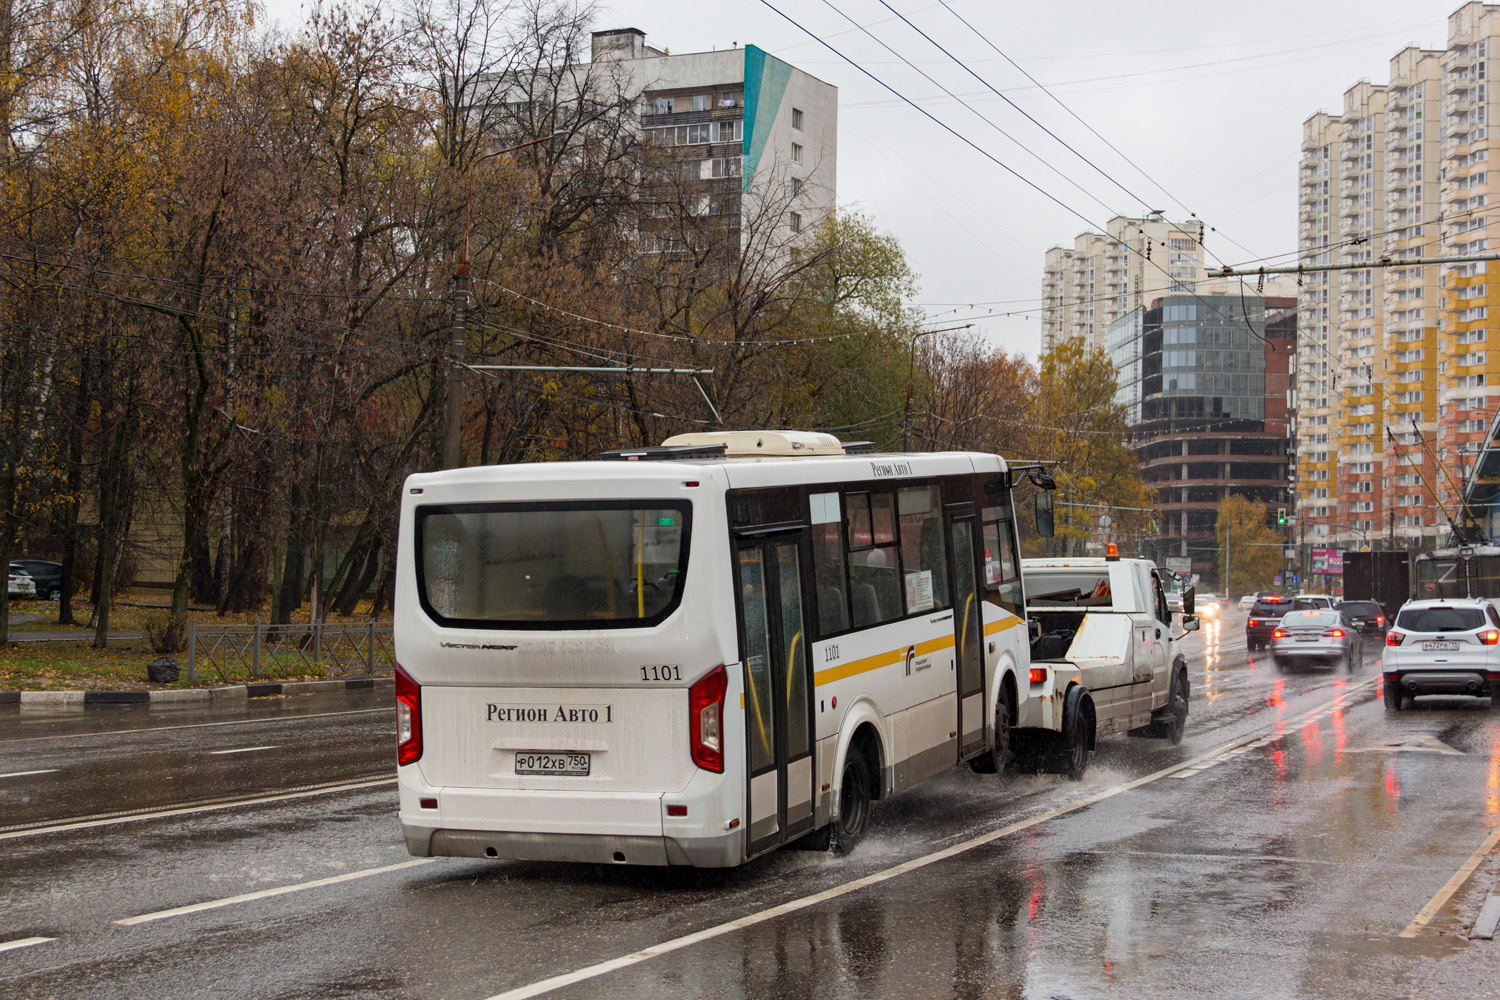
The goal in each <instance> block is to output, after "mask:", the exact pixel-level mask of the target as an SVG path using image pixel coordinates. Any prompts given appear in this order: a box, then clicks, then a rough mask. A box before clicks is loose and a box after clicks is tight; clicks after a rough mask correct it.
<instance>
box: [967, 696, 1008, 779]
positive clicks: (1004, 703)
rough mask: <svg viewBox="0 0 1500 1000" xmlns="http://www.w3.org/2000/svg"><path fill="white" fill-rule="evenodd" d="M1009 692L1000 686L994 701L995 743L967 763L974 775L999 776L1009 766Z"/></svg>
mask: <svg viewBox="0 0 1500 1000" xmlns="http://www.w3.org/2000/svg"><path fill="white" fill-rule="evenodd" d="M1010 714H1011V704H1010V691H1009V690H1007V689H1006V687H1005V685H1004V684H1002V685H1000V696H999V697H998V698H996V699H995V743H994V745H993V746H991V747H990V748H989V749H988V750H986V751H985V752H984V753H982V754H980V755H979V756H978V757H975V758H974V759H973V760H971V761H969V767H970V769H972V770H973V771H974V772H975V773H976V774H1000V773H1002V772H1004V770H1005V769H1006V768H1007V767H1009V766H1010V764H1011V745H1010V744H1011V730H1010Z"/></svg>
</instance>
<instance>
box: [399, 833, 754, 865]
mask: <svg viewBox="0 0 1500 1000" xmlns="http://www.w3.org/2000/svg"><path fill="white" fill-rule="evenodd" d="M402 829H403V832H404V833H405V834H406V849H407V851H408V852H410V853H411V854H412V855H413V856H414V857H419V858H427V857H434V856H438V857H454V858H504V859H508V860H512V861H574V862H582V863H584V864H589V863H592V864H601V865H659V866H666V865H681V866H685V867H692V868H731V867H733V866H735V865H737V864H739V863H740V862H741V861H743V860H744V847H745V842H744V836H743V835H742V834H741V833H740V831H738V830H736V831H734V833H732V834H727V835H724V836H719V837H633V836H614V835H609V834H590V833H511V832H503V831H487V830H445V829H438V830H434V829H431V828H429V827H413V826H406V825H404V824H403V827H402Z"/></svg>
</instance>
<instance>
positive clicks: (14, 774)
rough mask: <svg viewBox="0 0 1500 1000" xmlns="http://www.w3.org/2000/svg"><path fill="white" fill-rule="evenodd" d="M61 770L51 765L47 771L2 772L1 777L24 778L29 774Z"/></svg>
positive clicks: (51, 772)
mask: <svg viewBox="0 0 1500 1000" xmlns="http://www.w3.org/2000/svg"><path fill="white" fill-rule="evenodd" d="M61 770H62V768H60V767H49V768H47V769H46V770H45V771H12V772H10V773H9V774H0V778H24V777H26V776H27V775H28V774H56V773H57V772H58V771H61Z"/></svg>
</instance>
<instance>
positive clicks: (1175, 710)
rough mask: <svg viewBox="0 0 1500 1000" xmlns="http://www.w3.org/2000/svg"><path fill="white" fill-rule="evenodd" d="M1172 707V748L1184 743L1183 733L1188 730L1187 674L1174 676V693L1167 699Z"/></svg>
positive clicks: (1169, 731) (1169, 732)
mask: <svg viewBox="0 0 1500 1000" xmlns="http://www.w3.org/2000/svg"><path fill="white" fill-rule="evenodd" d="M1167 704H1169V705H1171V706H1172V721H1171V722H1169V723H1167V732H1166V737H1167V742H1168V743H1170V744H1171V745H1172V746H1174V747H1175V746H1176V745H1177V744H1179V743H1181V742H1182V731H1183V730H1184V729H1186V728H1187V717H1188V684H1187V674H1186V673H1184V672H1183V671H1181V670H1177V671H1174V672H1173V674H1172V693H1171V696H1170V697H1169V698H1168V699H1167Z"/></svg>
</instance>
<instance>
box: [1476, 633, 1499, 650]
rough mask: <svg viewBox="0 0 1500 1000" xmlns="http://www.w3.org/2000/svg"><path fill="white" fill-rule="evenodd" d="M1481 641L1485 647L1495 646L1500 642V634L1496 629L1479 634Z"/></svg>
mask: <svg viewBox="0 0 1500 1000" xmlns="http://www.w3.org/2000/svg"><path fill="white" fill-rule="evenodd" d="M1479 641H1480V643H1482V644H1483V645H1486V646H1493V645H1494V644H1495V643H1497V642H1500V632H1496V631H1495V630H1494V629H1490V630H1489V631H1488V632H1481V633H1479Z"/></svg>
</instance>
